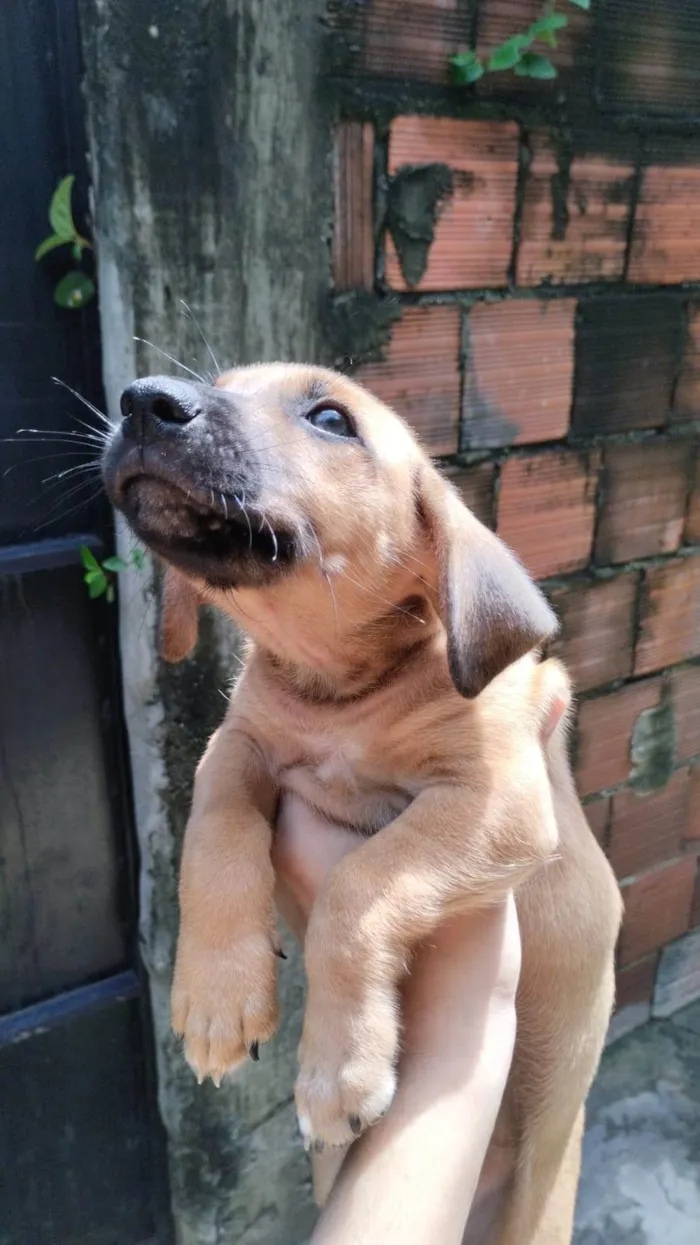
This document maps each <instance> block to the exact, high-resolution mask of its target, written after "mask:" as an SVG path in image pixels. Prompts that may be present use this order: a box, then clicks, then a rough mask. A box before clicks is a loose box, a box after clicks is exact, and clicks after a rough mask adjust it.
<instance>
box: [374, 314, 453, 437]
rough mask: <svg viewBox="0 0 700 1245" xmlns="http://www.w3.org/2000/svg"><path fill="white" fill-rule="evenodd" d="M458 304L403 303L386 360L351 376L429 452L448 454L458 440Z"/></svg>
mask: <svg viewBox="0 0 700 1245" xmlns="http://www.w3.org/2000/svg"><path fill="white" fill-rule="evenodd" d="M461 315H462V313H461V310H460V308H459V307H455V306H451V307H407V308H406V310H405V311H404V313H403V316H402V318H401V320H399V322H398V323H397V324H396V325H395V326H394V330H393V333H392V336H391V340H390V343H389V347H388V350H387V356H386V359H385V360H384V361H383V362H382V363H368V364H366V365H365V366H364V367H362V368H359V369H358V371H357V373H356V379H357V380H358V381H360V382H361V384H363V385H366V386H367V388H368V389H370V390H371V392H372V393H374V394H376V396H377V397H378V398H380V399H381V400H382V401H383V402H386V403H387V404H388V405H389V406H392V407H394V409H395V410H396V411H397V412H398V413H399V415H402V416H403V417H404V419H406V420H407V421H408V423H409V424H411V425H412V427H413V428H415V430H416V432H417V433H418V435H419V436H420V438H421V440H422V441H423V444H424V445H425V446H426V448H427V449H428V450H429V451H430V452H431V453H432V454H453V453H455V451H456V450H457V448H458V441H459V398H460V373H459V356H460V349H461Z"/></svg>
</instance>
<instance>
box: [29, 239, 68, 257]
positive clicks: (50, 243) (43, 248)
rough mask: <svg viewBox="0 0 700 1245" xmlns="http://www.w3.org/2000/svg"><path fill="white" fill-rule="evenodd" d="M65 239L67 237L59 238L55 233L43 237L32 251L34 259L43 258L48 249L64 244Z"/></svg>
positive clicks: (51, 249)
mask: <svg viewBox="0 0 700 1245" xmlns="http://www.w3.org/2000/svg"><path fill="white" fill-rule="evenodd" d="M67 240H68V239H67V238H61V237H60V235H59V234H57V233H52V234H49V236H48V238H44V241H43V242H40V243H39V245H38V247H37V248H36V250H35V252H34V258H35V259H36V260H39V259H43V258H44V256H45V255H48V253H49V251H54V250H55V249H56V247H57V246H65V245H66V242H67Z"/></svg>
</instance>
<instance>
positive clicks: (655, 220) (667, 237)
mask: <svg viewBox="0 0 700 1245" xmlns="http://www.w3.org/2000/svg"><path fill="white" fill-rule="evenodd" d="M627 276H628V280H629V281H634V282H639V283H640V284H642V285H657V284H658V285H677V284H680V283H681V282H683V281H697V280H700V167H698V166H697V165H696V164H692V163H690V162H689V163H687V164H677V165H675V166H674V165H669V164H663V165H661V164H659V165H652V166H651V167H650V168H647V169H645V170H644V172H643V174H642V182H641V188H640V194H639V201H638V203H637V210H636V213H635V221H634V229H633V234H632V247H631V252H630V265H629V271H628V274H627Z"/></svg>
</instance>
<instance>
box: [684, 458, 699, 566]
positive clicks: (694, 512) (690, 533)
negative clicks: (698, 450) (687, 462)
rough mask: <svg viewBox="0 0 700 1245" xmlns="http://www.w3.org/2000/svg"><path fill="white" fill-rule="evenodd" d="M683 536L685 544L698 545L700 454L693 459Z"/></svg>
mask: <svg viewBox="0 0 700 1245" xmlns="http://www.w3.org/2000/svg"><path fill="white" fill-rule="evenodd" d="M684 538H685V541H686V544H689V545H700V454H698V457H697V458H696V460H695V476H694V481H693V491H692V493H691V495H690V502H689V504H688V514H687V516H686V521H685V532H684Z"/></svg>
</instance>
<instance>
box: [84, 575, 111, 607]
mask: <svg viewBox="0 0 700 1245" xmlns="http://www.w3.org/2000/svg"><path fill="white" fill-rule="evenodd" d="M109 586H110V585H109V584H108V583H107V576H106V575H100V576H99V577H98V578H96V579H93V580H91V581H90V583H89V584H88V596H89V597H90V600H91V601H94V600H95V598H96V597H101V596H103V595H104V593H105V592H106V591H107V589H108V588H109Z"/></svg>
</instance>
